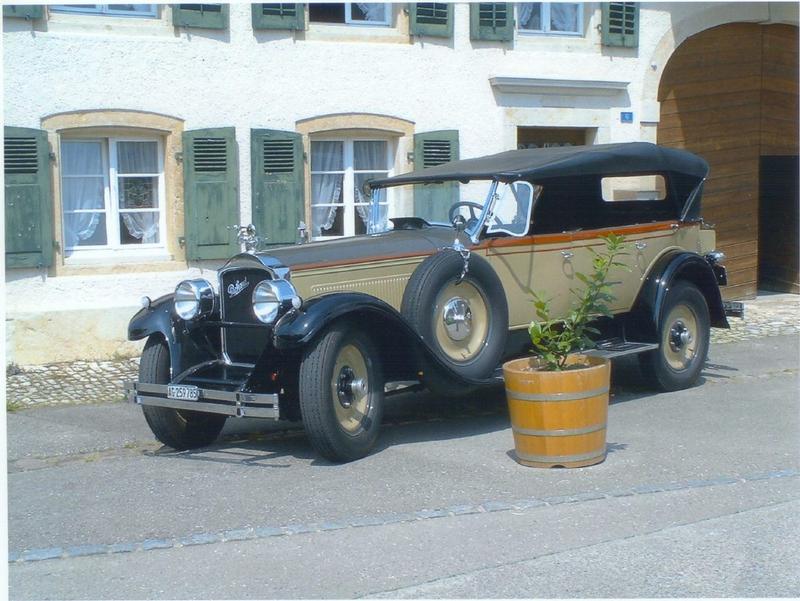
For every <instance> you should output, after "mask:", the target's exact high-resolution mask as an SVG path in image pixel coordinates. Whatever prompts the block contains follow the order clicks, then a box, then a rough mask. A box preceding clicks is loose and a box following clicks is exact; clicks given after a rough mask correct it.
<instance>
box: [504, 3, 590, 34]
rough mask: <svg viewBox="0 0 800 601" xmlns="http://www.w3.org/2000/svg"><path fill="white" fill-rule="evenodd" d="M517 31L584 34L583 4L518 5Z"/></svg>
mask: <svg viewBox="0 0 800 601" xmlns="http://www.w3.org/2000/svg"><path fill="white" fill-rule="evenodd" d="M517 29H518V30H519V31H521V32H530V33H549V34H571V35H580V34H582V33H583V4H582V3H581V2H520V3H517Z"/></svg>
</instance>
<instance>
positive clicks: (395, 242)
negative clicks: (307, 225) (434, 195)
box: [258, 226, 467, 271]
mask: <svg viewBox="0 0 800 601" xmlns="http://www.w3.org/2000/svg"><path fill="white" fill-rule="evenodd" d="M463 238H464V242H467V240H466V236H463ZM454 239H455V236H454V233H453V230H452V228H450V227H446V226H431V227H425V228H422V229H408V230H405V229H403V230H392V231H389V232H384V233H381V234H372V235H363V236H355V237H352V238H337V239H334V240H323V241H320V242H310V243H308V244H298V245H295V246H281V247H275V248H274V249H269V250H265V251H262V252H259V253H258V256H268V257H273V258H275V259H277V260H278V261H280V262H281V263H282V264H283V265H285V266H286V267H289V268H291V269H292V271H302V270H303V269H313V268H317V267H319V268H322V267H329V266H335V265H345V264H358V263H368V262H371V261H378V260H383V259H392V258H398V257H405V256H419V255H427V254H433V253H434V252H436V251H437V250H439V249H440V248H443V247H445V246H450V245H451V244H452V243H453V240H454Z"/></svg>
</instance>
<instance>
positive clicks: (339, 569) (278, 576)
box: [8, 336, 800, 599]
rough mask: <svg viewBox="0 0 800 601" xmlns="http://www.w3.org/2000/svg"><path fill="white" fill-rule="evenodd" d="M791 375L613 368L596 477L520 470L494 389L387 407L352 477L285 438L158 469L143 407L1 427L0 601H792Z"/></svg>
mask: <svg viewBox="0 0 800 601" xmlns="http://www.w3.org/2000/svg"><path fill="white" fill-rule="evenodd" d="M799 359H800V353H799V352H798V339H797V337H793V336H792V337H775V338H767V339H764V340H762V341H756V342H753V341H750V342H747V343H733V344H725V345H718V346H716V347H714V348H712V352H711V356H710V358H709V365H708V366H707V369H706V370H705V372H704V376H703V381H702V382H701V384H700V385H699V386H697V387H695V388H693V389H691V390H687V391H682V392H678V393H669V394H655V393H653V392H652V391H650V390H649V389H648V387H647V385H646V383H645V382H643V381H642V379H641V376H639V374H638V370H637V369H636V366H635V362H631V361H626V362H620V363H619V364H617V365H616V366H615V371H614V378H613V382H614V385H613V390H612V393H613V396H612V405H611V407H610V410H609V432H608V442H609V451H610V453H609V456H608V459H607V460H606V461H605V462H604V463H602V464H600V465H597V466H593V467H590V468H583V469H577V470H540V469H535V468H526V467H522V466H520V465H518V464H516V463H515V462H514V461H513V460H512V459H511V457H510V455H509V453H510V451H511V449H512V447H513V441H512V438H511V433H510V428H509V424H508V416H507V413H506V411H505V407H504V400H503V397H502V391H493V392H488V393H484V394H481V395H476V396H473V397H471V398H469V399H466V400H461V401H455V402H453V401H448V402H445V401H441V400H437V399H434V398H431V397H430V395H427V394H407V395H402V396H400V397H396V398H395V399H393V401H392V403H391V407H390V410H389V412H388V422H389V423H388V424H387V427H386V428H385V431H384V432H383V435H382V438H381V441H380V445H379V447H378V449H377V450H376V452H375V453H374V454H372V455H370V456H369V457H367V458H365V459H363V460H361V461H358V462H354V463H351V464H347V465H334V464H330V463H328V462H325V461H323V460H320V459H318V458H316V457H315V455H314V453H313V451H312V449H311V448H310V446H309V445H308V443H307V442H306V440H305V438H304V436H303V434H302V431H299V430H297V429H296V428H294V429H293V428H291V427H290V426H289V425H287V424H277V425H275V424H267V423H264V422H258V421H247V420H240V421H231V422H230V424H229V425H228V426H226V430H225V432H224V436H223V438H222V440H221V441H220V442H219V443H218V444H216V445H214V446H213V447H210V448H209V449H204V450H200V451H195V452H190V453H170V452H165V451H164V450H163V449H160V448H159V445H158V444H157V443H155V442H154V441H153V439H152V436H151V435H150V434H149V431H148V430H147V427H146V425H145V424H144V420H143V418H142V417H141V414H140V412H139V410H138V409H137V408H136V407H133V406H128V405H99V406H75V407H65V408H52V409H46V408H43V409H34V410H29V411H22V412H19V413H15V414H9V416H8V441H9V442H8V444H9V448H8V456H9V550H10V553H11V558H12V559H13V560H15V561H13V562H12V563H11V564H10V565H9V572H10V574H9V578H10V594H11V597H12V598H15V599H30V598H294V597H311V598H344V597H361V596H383V597H386V596H388V597H401V598H410V597H413V598H439V597H449V598H460V597H467V598H478V597H480V598H490V597H506V598H508V597H629V596H636V597H661V596H710V597H725V596H737V597H750V596H798V595H800V570H798V568H797V567H796V564H797V561H796V559H797V557H798V556H799V554H798V551H799V550H800V549H799V548H798V547H799V546H800V544H799V543H798V540H800V537H798V534H799V532H798V530H799V529H800V527H799V526H798V518H797V515H798V511H797V510H798V502H799V501H800V461H799V458H800V453H798V450H799V449H798V442H799V441H800V436H798V434H800V411H798V409H799V408H800V407H799V405H800V403H798V392H797V391H798V365H800V361H799ZM192 537H193V538H192ZM223 541H226V542H223ZM198 542H202V543H206V544H196V543H198ZM115 545H116V546H115ZM128 550H130V551H129V552H123V551H128ZM80 555H84V556H80ZM47 556H58V557H59V558H57V559H44V560H38V561H37V560H36V559H40V558H42V557H47Z"/></svg>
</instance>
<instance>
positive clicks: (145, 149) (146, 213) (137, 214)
mask: <svg viewBox="0 0 800 601" xmlns="http://www.w3.org/2000/svg"><path fill="white" fill-rule="evenodd" d="M163 163H164V160H163V154H162V149H161V143H160V141H159V140H139V139H136V140H130V139H114V138H104V139H98V140H83V139H81V140H77V139H76V140H62V142H61V205H62V212H63V227H64V248H65V250H66V251H67V253H68V255H69V254H72V253H73V252H75V251H79V250H87V251H88V250H97V249H123V248H140V247H147V248H158V247H163V242H164V241H163V234H162V232H163V231H164V227H165V213H164V210H163V198H164V191H163V186H164V181H163V180H164V169H163Z"/></svg>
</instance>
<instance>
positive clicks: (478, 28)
mask: <svg viewBox="0 0 800 601" xmlns="http://www.w3.org/2000/svg"><path fill="white" fill-rule="evenodd" d="M469 37H470V39H471V40H488V41H496V42H510V41H511V40H512V39H513V38H514V10H513V4H511V3H510V2H498V3H488V2H481V3H474V4H470V5H469Z"/></svg>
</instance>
